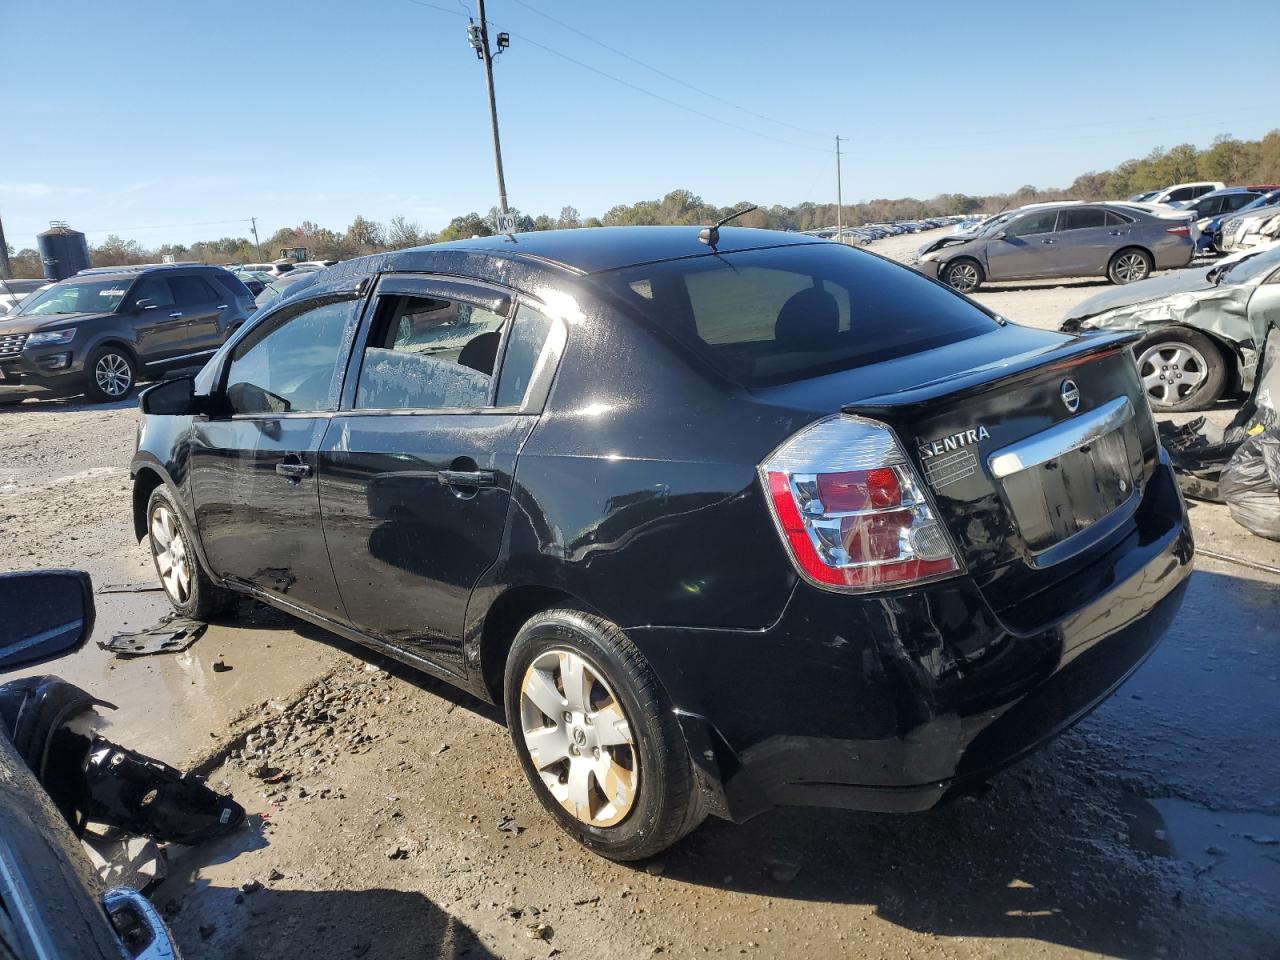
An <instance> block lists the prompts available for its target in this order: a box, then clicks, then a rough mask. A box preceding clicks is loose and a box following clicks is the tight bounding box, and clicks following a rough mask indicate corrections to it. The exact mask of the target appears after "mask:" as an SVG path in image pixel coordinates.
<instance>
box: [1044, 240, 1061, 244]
mask: <svg viewBox="0 0 1280 960" xmlns="http://www.w3.org/2000/svg"><path fill="white" fill-rule="evenodd" d="M1040 242H1041V243H1057V242H1058V241H1057V240H1041V241H1040Z"/></svg>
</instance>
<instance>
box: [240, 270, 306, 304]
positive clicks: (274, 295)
mask: <svg viewBox="0 0 1280 960" xmlns="http://www.w3.org/2000/svg"><path fill="white" fill-rule="evenodd" d="M317 273H319V271H318V270H296V271H295V270H291V271H290V272H289V273H286V274H285V275H284V276H283V277H277V278H276V279H275V280H272V281H271V282H270V283H268V284H267V285H266V286H265V287H263V288H262V292H261V293H260V294H258V296H257V297H255V298H254V301H253V302H254V304H255V306H256V307H257V309H259V310H261V309H262V308H263V307H265V306H267V305H268V304H270V303H274V302H275V301H276V300H279V299H280V298H281V297H283V296H285V295H286V294H288V293H289V292H291V288H293V287H296V286H297V285H298V284H300V283H303V282H304V281H309V280H313V279H314V278H315V276H316V274H317Z"/></svg>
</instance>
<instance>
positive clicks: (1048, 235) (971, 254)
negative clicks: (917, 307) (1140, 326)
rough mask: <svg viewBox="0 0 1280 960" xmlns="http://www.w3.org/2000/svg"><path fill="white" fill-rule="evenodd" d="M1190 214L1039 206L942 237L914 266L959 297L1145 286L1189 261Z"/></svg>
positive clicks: (1191, 244)
mask: <svg viewBox="0 0 1280 960" xmlns="http://www.w3.org/2000/svg"><path fill="white" fill-rule="evenodd" d="M1194 252H1195V242H1194V241H1193V240H1192V239H1191V219H1190V215H1167V214H1166V215H1157V214H1155V213H1152V212H1150V211H1148V210H1144V209H1142V208H1140V207H1137V206H1130V205H1128V204H1119V203H1107V204H1103V203H1063V204H1057V205H1053V206H1039V207H1036V208H1035V209H1032V210H1026V211H1025V212H1023V213H1020V214H1017V215H1016V216H1014V217H1012V218H1010V219H1008V220H1005V221H1003V222H997V223H992V224H991V225H990V226H988V227H987V228H985V229H983V230H981V231H979V232H978V234H977V235H975V236H973V237H943V238H941V239H940V240H938V241H937V242H936V243H935V244H933V245H931V246H930V247H926V248H925V249H924V250H922V251H921V252H920V256H919V258H918V259H917V260H916V262H915V263H913V264H912V266H914V267H915V268H916V269H917V270H919V271H920V272H921V273H923V274H925V275H926V276H929V277H933V278H935V279H938V280H941V281H942V282H943V283H946V284H947V285H948V286H951V287H953V288H954V289H956V290H959V291H960V292H961V293H971V292H973V291H974V290H977V289H978V287H980V286H981V285H982V284H983V283H984V282H986V281H988V280H1037V279H1041V278H1048V277H1090V276H1105V277H1107V278H1109V279H1110V280H1111V282H1112V283H1132V282H1133V281H1135V280H1142V279H1144V278H1145V277H1147V276H1148V275H1150V273H1151V271H1153V270H1169V269H1172V268H1175V267H1185V266H1186V265H1187V264H1188V263H1190V262H1191V257H1192V255H1193V254H1194Z"/></svg>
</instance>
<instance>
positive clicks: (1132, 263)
mask: <svg viewBox="0 0 1280 960" xmlns="http://www.w3.org/2000/svg"><path fill="white" fill-rule="evenodd" d="M1146 275H1147V261H1146V259H1145V258H1144V257H1143V256H1142V255H1141V254H1138V253H1126V254H1125V255H1124V256H1123V257H1121V258H1120V259H1119V260H1117V261H1116V276H1117V277H1119V278H1120V281H1121V282H1122V283H1132V282H1133V281H1135V280H1141V279H1142V278H1143V277H1145V276H1146Z"/></svg>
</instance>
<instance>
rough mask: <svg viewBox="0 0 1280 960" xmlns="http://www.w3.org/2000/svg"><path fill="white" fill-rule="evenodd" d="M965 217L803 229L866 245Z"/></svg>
mask: <svg viewBox="0 0 1280 960" xmlns="http://www.w3.org/2000/svg"><path fill="white" fill-rule="evenodd" d="M967 219H968V218H966V217H959V216H954V217H928V218H925V219H922V220H895V221H893V222H890V223H863V224H859V225H858V226H856V227H853V226H850V227H840V228H837V227H823V228H822V229H820V230H806V231H804V232H805V233H806V234H807V235H808V236H812V237H821V238H823V239H825V240H839V241H841V242H842V243H848V244H853V245H855V246H856V245H862V246H866V245H868V244H870V243H872V242H874V241H876V240H882V239H884V238H885V237H898V236H901V235H902V234H904V233H920V232H921V231H923V230H936V229H938V228H939V227H946V226H956V225H958V224H960V223H962V222H964V221H966V220H967Z"/></svg>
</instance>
